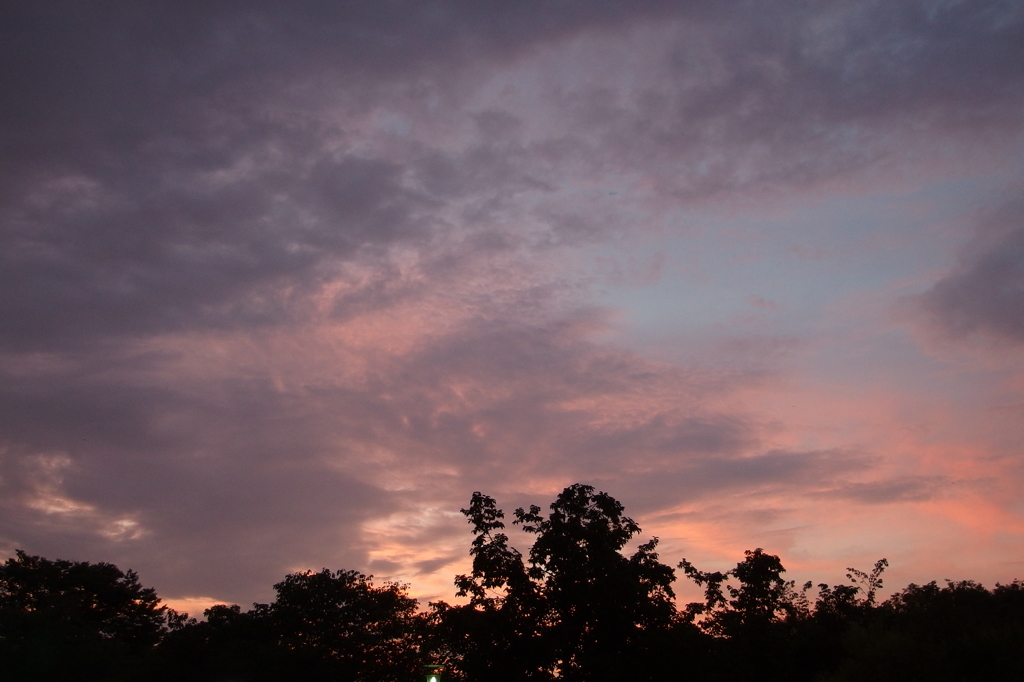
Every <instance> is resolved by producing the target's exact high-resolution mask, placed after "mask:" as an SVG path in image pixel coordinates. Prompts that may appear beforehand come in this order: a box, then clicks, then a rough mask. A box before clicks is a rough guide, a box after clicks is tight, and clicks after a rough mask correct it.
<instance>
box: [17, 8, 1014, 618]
mask: <svg viewBox="0 0 1024 682" xmlns="http://www.w3.org/2000/svg"><path fill="white" fill-rule="evenodd" d="M0 93H2V96H0V556H12V555H13V554H14V552H15V550H16V549H24V550H25V551H27V552H29V553H30V554H40V555H43V556H46V557H49V558H67V559H74V560H80V561H109V562H113V563H116V564H117V565H118V566H120V567H121V568H132V569H135V570H137V571H138V572H139V574H140V578H141V581H142V582H143V584H145V585H147V586H152V587H155V588H156V589H157V591H158V593H159V594H160V595H161V597H163V598H164V600H165V601H167V602H168V603H170V604H172V605H174V606H176V607H178V608H184V609H186V610H189V611H191V612H192V613H194V614H198V613H199V612H201V611H202V608H204V606H206V605H209V604H211V603H216V602H227V603H240V604H242V605H246V606H247V605H248V604H250V603H251V602H253V601H268V600H270V599H272V597H273V591H272V587H271V586H272V585H273V584H274V583H275V582H278V581H280V580H281V579H282V578H283V576H284V575H285V574H287V573H289V572H293V571H299V570H306V569H314V570H318V569H320V568H321V567H329V568H333V569H338V568H345V569H355V570H359V571H363V572H366V573H372V574H373V575H374V576H375V577H376V579H377V580H378V581H382V580H397V581H401V582H404V583H408V584H409V585H410V592H411V594H412V595H413V596H416V597H418V598H421V599H422V600H424V603H425V601H426V600H436V599H446V600H451V599H452V598H453V597H454V591H455V590H454V587H453V585H452V579H453V577H454V576H455V575H456V574H457V573H461V572H464V571H466V570H467V567H468V560H469V556H468V550H469V542H470V540H471V534H470V532H469V531H470V529H469V527H468V525H467V523H466V519H465V518H464V517H463V516H462V515H461V514H460V513H459V509H460V508H462V507H465V506H466V505H467V503H468V501H469V498H470V496H471V494H472V493H473V492H474V491H482V492H484V493H486V494H488V495H491V496H492V497H494V498H495V499H496V500H497V501H498V504H499V506H500V507H502V508H504V509H505V510H506V512H511V511H512V510H513V509H514V508H516V507H518V506H527V505H529V504H539V505H541V506H543V507H546V506H547V505H548V504H549V503H550V502H551V501H552V500H553V499H554V497H555V496H556V495H557V494H558V492H560V491H561V490H562V489H563V488H564V487H565V486H567V485H570V484H573V483H577V482H581V483H587V484H591V485H593V486H595V487H596V488H598V489H599V490H605V491H607V492H608V493H610V494H611V495H613V496H614V497H615V498H616V499H618V500H619V501H621V502H622V503H623V504H624V505H625V508H626V512H627V513H628V514H629V515H631V516H632V517H633V518H635V519H636V520H637V522H638V523H639V524H640V525H641V527H642V528H643V532H642V533H641V535H640V536H639V537H638V538H636V541H637V542H642V541H646V540H647V539H649V538H650V537H652V536H657V537H658V538H659V539H660V545H659V550H660V553H661V559H662V560H663V561H664V562H665V563H668V564H670V565H675V564H676V562H678V561H679V560H680V559H682V558H683V557H685V558H687V559H689V560H690V561H692V562H693V563H694V564H695V565H697V566H698V567H699V568H701V569H702V570H725V569H727V568H729V567H731V566H733V565H735V563H736V562H737V561H739V560H740V559H741V558H742V555H743V550H745V549H753V548H755V547H763V548H764V549H765V550H766V551H768V552H770V553H773V554H778V555H780V556H781V557H782V559H783V563H784V564H785V565H786V567H787V568H788V569H789V574H788V575H789V576H790V577H792V578H793V579H797V580H799V581H800V582H802V581H803V580H814V581H815V582H829V583H832V584H836V583H840V582H843V581H844V577H843V575H844V573H845V572H846V568H847V567H849V566H852V567H857V568H861V569H865V568H870V566H871V565H872V564H873V563H874V562H875V561H876V560H877V559H879V558H881V557H885V558H887V559H888V561H889V564H890V568H889V569H888V572H887V574H886V576H887V578H888V580H887V581H886V587H887V588H891V590H890V591H893V590H895V589H898V588H899V587H902V586H903V585H906V584H908V583H910V582H917V583H923V582H928V581H930V580H939V581H942V580H944V579H952V580H959V579H975V580H979V581H981V582H983V583H984V584H986V585H988V586H992V585H993V584H994V583H995V582H997V581H999V582H1004V583H1005V582H1009V581H1012V580H1013V579H1015V578H1024V4H1022V3H1020V2H1017V1H1007V2H1000V1H988V0H973V1H971V0H964V1H958V0H929V1H922V2H917V1H912V0H866V1H864V2H857V3H851V2H840V1H831V0H821V1H818V2H809V1H797V0H793V1H788V0H771V1H768V2H730V3H723V2H712V1H710V0H707V1H701V0H695V1H692V2H683V1H671V2H669V1H660V0H632V1H630V2H615V1H611V0H588V1H583V0H518V1H517V2H503V1H499V0H436V1H433V2H427V1H421V2H414V1H406V0H388V1H383V2H372V3H368V2H355V1H351V2H350V1H345V0H330V1H328V0H295V1H293V2H289V3H275V2H262V1H259V0H249V1H246V2H240V1H239V2H231V1H228V2H221V3H207V2H198V1H197V2H185V1H179V2H173V3H172V2H150V3H135V2H119V1H102V0H101V1H98V2H88V3H86V2H67V3H38V2H32V1H29V0H9V1H8V2H4V3H3V4H2V7H0ZM510 534H511V535H512V540H513V543H514V544H516V545H517V546H519V547H521V548H526V547H528V546H529V537H523V534H522V533H520V532H519V531H518V530H516V529H514V528H513V529H512V530H511V531H510ZM680 580H682V578H680ZM680 592H681V601H683V602H685V601H687V600H688V599H687V598H694V599H695V598H698V595H699V591H697V590H694V589H693V588H692V586H691V587H686V586H682V585H681V586H680Z"/></svg>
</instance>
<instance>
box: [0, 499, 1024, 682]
mask: <svg viewBox="0 0 1024 682" xmlns="http://www.w3.org/2000/svg"><path fill="white" fill-rule="evenodd" d="M462 512H463V514H464V515H465V516H466V517H467V519H468V520H469V522H470V524H471V525H472V527H473V535H474V539H473V541H472V544H471V547H470V554H471V555H472V558H473V565H472V571H471V573H469V574H468V575H460V576H457V577H456V579H455V584H456V587H457V589H458V595H459V596H460V597H464V598H465V599H464V603H460V604H457V605H451V604H447V603H445V602H437V603H431V604H430V605H429V606H428V608H427V609H425V610H421V609H419V608H418V604H417V602H416V601H415V600H414V599H412V598H410V597H409V596H408V594H407V592H406V587H405V586H404V585H401V584H398V583H384V584H383V585H375V584H374V583H373V581H372V580H371V578H370V577H367V576H365V575H362V574H360V573H357V572H355V571H329V570H327V569H324V570H323V571H320V572H312V571H307V572H305V573H295V574H291V575H288V576H286V577H285V579H284V580H283V581H281V582H280V583H278V584H277V585H275V586H274V589H275V591H276V599H275V600H274V601H273V602H272V603H270V604H254V605H253V608H251V609H249V610H246V611H243V610H242V609H241V608H240V607H239V606H237V605H231V606H229V605H218V606H214V607H212V608H210V609H207V610H206V612H205V614H204V616H205V617H204V619H203V620H197V619H195V618H190V617H189V616H188V615H187V614H179V613H176V612H174V611H173V610H171V609H169V608H167V607H166V606H163V605H161V604H160V600H159V598H158V597H157V595H156V593H155V591H154V590H153V589H150V588H146V587H143V586H142V585H141V584H140V583H139V579H138V576H137V575H136V574H135V573H134V572H132V571H127V572H122V571H121V570H119V569H118V568H117V567H116V566H113V565H111V564H107V563H97V564H90V563H87V562H71V561H62V560H57V561H50V560H47V559H43V558H40V557H35V556H30V555H27V554H25V553H24V552H20V551H19V552H18V553H17V556H16V557H14V558H12V559H8V560H7V561H6V563H5V564H3V565H2V566H0V670H3V671H4V673H5V677H6V679H21V678H22V676H23V677H24V678H26V679H35V680H111V681H114V680H140V681H141V680H151V681H153V682H159V681H162V680H172V679H173V680H196V681H209V682H214V681H226V680H239V681H241V680H251V681H262V680H293V679H295V680H299V679H301V680H363V681H368V682H376V681H381V682H383V681H388V682H392V681H393V682H404V681H406V680H409V681H412V680H423V679H424V672H423V671H424V666H425V665H427V664H434V665H441V666H443V667H442V671H443V672H442V679H443V680H444V681H445V682H449V681H450V682H457V681H462V680H464V681H467V682H476V681H479V682H485V681H486V682H503V681H505V680H508V681H511V680H544V681H550V682H554V681H556V680H557V681H558V682H561V681H563V680H565V681H567V682H574V681H593V682H602V681H604V680H616V681H623V680H626V681H634V680H635V681H647V680H650V681H653V680H707V681H726V680H751V679H757V680H765V681H769V680H808V681H810V680H834V681H840V680H867V679H872V680H901V682H904V681H907V680H992V679H1000V678H1001V679H1024V645H1022V642H1024V583H1021V582H1020V581H1014V582H1013V583H1011V584H1008V585H996V587H995V588H994V589H991V590H989V589H986V588H984V587H983V586H981V585H979V584H978V583H975V582H971V581H963V582H954V583H947V584H946V585H944V586H939V585H937V584H936V583H934V582H932V583H929V584H927V585H913V584H912V585H909V586H908V587H906V588H904V589H903V590H901V591H900V592H898V593H896V594H894V595H893V596H891V597H889V598H888V599H886V600H884V601H883V600H880V591H881V590H882V586H883V584H882V574H883V571H884V569H885V567H886V566H887V564H886V561H885V560H884V559H882V560H880V561H878V562H877V563H876V564H875V566H874V568H873V569H872V570H871V571H860V570H855V569H849V573H848V575H847V578H848V579H849V582H848V583H845V584H840V585H828V584H824V583H822V584H819V585H817V586H813V585H811V584H810V583H808V584H806V585H802V586H800V587H798V586H796V585H795V584H794V583H793V582H792V581H786V580H785V579H784V577H783V574H784V573H785V569H784V568H783V565H782V563H781V561H780V559H779V557H777V556H774V555H771V554H768V553H766V552H764V551H763V550H761V549H756V550H753V551H748V552H746V553H745V556H744V558H743V559H742V561H740V562H739V563H737V565H736V567H735V568H733V569H732V570H730V571H727V572H705V571H701V570H699V569H698V568H696V567H695V566H693V565H692V564H691V563H690V562H688V561H687V560H685V559H683V560H682V561H681V562H679V564H678V568H680V569H681V571H682V574H683V575H684V576H685V577H686V578H687V579H689V580H692V581H694V582H695V583H696V584H697V585H699V586H701V587H702V588H703V590H704V600H703V601H702V602H699V603H693V604H688V605H685V606H683V607H677V604H676V600H675V593H674V591H673V589H672V585H673V582H674V581H675V579H676V572H675V571H674V570H673V568H671V567H670V566H668V565H666V564H663V563H661V561H660V559H659V556H658V553H657V551H656V550H657V539H654V540H651V541H650V542H648V543H646V544H644V545H641V546H640V547H639V548H638V549H637V550H636V552H634V553H633V554H632V555H631V556H626V555H623V553H622V550H623V548H624V547H625V546H626V544H627V543H628V542H629V541H630V540H631V539H632V538H633V537H634V536H636V535H637V534H638V533H639V532H640V528H639V526H637V524H636V523H635V522H634V521H633V520H632V519H630V518H629V517H627V516H625V515H624V513H623V512H624V510H623V508H622V505H621V504H619V502H617V501H616V500H615V499H614V498H612V497H611V496H610V495H608V494H606V493H603V492H595V491H594V489H593V488H592V487H590V486H586V485H573V486H570V487H569V488H566V489H565V490H564V491H563V492H562V493H561V494H560V495H559V496H558V499H556V500H555V502H554V503H553V504H552V505H551V507H550V512H549V513H547V514H546V515H542V514H541V510H540V508H539V507H536V506H532V507H531V508H530V509H529V510H524V509H517V510H516V511H515V512H514V515H513V516H514V518H513V520H512V524H513V525H517V526H519V527H520V528H521V529H522V530H523V531H525V532H526V533H529V534H531V535H533V536H534V537H535V539H534V542H533V545H532V548H531V549H530V552H529V555H528V556H525V557H524V556H522V555H521V554H520V553H519V552H518V551H517V550H515V549H514V548H513V547H511V546H510V545H509V541H508V537H507V535H506V534H505V532H504V530H505V524H504V520H503V519H504V514H503V512H502V511H501V510H500V509H498V508H497V506H496V505H495V502H494V500H493V499H491V498H490V497H488V496H486V495H482V494H480V493H475V494H474V495H473V498H472V500H471V503H470V506H469V508H467V509H464V510H462Z"/></svg>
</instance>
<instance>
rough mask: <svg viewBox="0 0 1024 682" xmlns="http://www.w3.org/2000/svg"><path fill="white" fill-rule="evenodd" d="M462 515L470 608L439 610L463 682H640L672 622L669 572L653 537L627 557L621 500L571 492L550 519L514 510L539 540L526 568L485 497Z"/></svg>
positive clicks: (577, 489)
mask: <svg viewBox="0 0 1024 682" xmlns="http://www.w3.org/2000/svg"><path fill="white" fill-rule="evenodd" d="M462 511H463V514H465V515H466V517H467V519H468V520H469V522H470V523H471V524H472V525H473V533H474V535H475V536H476V537H475V539H474V541H473V545H472V547H471V549H470V553H471V555H472V556H473V572H472V573H471V574H470V575H463V576H458V577H457V578H456V585H457V586H458V587H459V594H460V595H462V596H469V597H470V603H469V604H467V605H465V606H461V607H453V606H448V605H447V604H438V605H435V618H436V619H437V621H438V623H439V627H440V628H441V629H440V631H441V632H443V633H444V635H445V637H446V642H445V645H446V646H447V647H448V649H449V653H450V654H451V655H452V656H453V657H454V658H455V661H454V663H455V667H456V669H457V670H458V671H461V672H462V673H463V674H464V675H465V677H466V678H467V679H492V680H503V679H510V680H511V679H552V678H555V677H557V678H558V679H559V680H570V681H571V680H584V679H586V680H603V679H623V678H628V679H644V673H643V672H642V670H641V668H643V665H641V664H642V663H643V662H644V660H645V655H647V654H648V653H650V648H651V646H652V645H653V643H654V642H655V641H661V640H660V639H659V634H664V633H666V632H668V631H669V630H670V629H671V628H672V627H673V626H674V625H675V623H676V621H675V613H676V612H675V606H674V604H673V599H674V594H673V592H672V587H671V583H672V581H673V580H674V579H675V575H674V572H673V571H672V569H671V568H670V567H668V566H665V565H664V564H661V563H660V562H659V561H658V554H657V552H656V551H655V549H656V547H657V538H655V539H652V540H651V541H650V542H648V543H646V544H644V545H641V546H640V547H639V548H638V549H637V551H636V552H635V553H634V554H633V555H632V556H631V557H626V556H623V554H622V549H623V548H624V547H625V545H626V544H627V543H628V542H629V541H630V539H632V538H633V537H634V536H635V535H636V534H637V533H639V532H640V527H639V526H638V525H637V524H636V522H634V521H633V520H632V519H631V518H629V517H627V516H625V515H624V513H623V511H624V510H623V507H622V505H621V504H620V503H619V502H618V501H616V500H615V499H614V498H613V497H611V496H610V495H608V494H607V493H604V492H595V491H594V488H593V487H592V486H589V485H582V484H576V485H572V486H569V487H568V488H566V489H565V490H563V491H562V493H561V494H559V495H558V498H557V499H556V500H555V501H554V503H552V505H551V512H550V514H548V515H547V516H546V517H545V516H542V515H541V510H540V507H537V506H535V505H534V506H531V507H530V509H529V511H526V510H524V509H522V508H520V509H517V510H516V511H515V521H514V523H515V524H516V525H520V526H521V527H522V529H523V530H524V531H526V532H527V533H530V534H532V535H534V536H535V537H536V540H535V541H534V544H533V547H532V549H531V550H530V554H529V565H528V566H527V565H526V564H525V563H524V561H523V557H522V555H521V554H520V553H519V552H518V551H517V550H515V549H514V548H512V547H510V546H509V543H508V537H507V535H505V533H503V532H501V531H502V530H503V529H504V522H503V521H502V520H501V519H502V518H504V514H503V513H502V511H501V510H500V509H498V508H497V506H496V505H495V503H494V500H493V499H492V498H490V497H488V496H486V495H483V494H481V493H474V495H473V498H472V501H471V503H470V506H469V508H468V509H464V510H462ZM481 635H483V636H481ZM648 660H649V657H648Z"/></svg>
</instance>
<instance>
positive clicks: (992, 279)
mask: <svg viewBox="0 0 1024 682" xmlns="http://www.w3.org/2000/svg"><path fill="white" fill-rule="evenodd" d="M1022 225H1024V201H1021V200H1020V199H1017V200H1015V201H1012V202H1010V203H1008V204H1006V205H1005V206H1003V208H1002V209H1000V210H999V211H997V212H996V213H995V215H994V216H993V217H992V218H991V219H990V220H989V222H988V223H987V224H986V225H985V227H984V229H983V231H982V234H981V235H980V236H979V237H978V238H976V239H975V240H974V242H973V243H972V244H970V245H969V247H968V249H967V253H965V255H964V256H963V258H962V261H961V263H960V264H959V265H958V266H957V267H956V268H955V269H954V270H953V271H952V272H950V273H949V274H948V275H946V276H945V277H943V278H942V279H941V280H939V281H938V282H936V283H935V284H934V285H933V286H932V287H931V288H930V289H929V290H928V291H926V292H925V293H924V294H922V295H921V296H920V297H919V298H917V299H916V303H917V305H918V307H919V309H920V310H921V311H922V312H923V313H924V315H925V319H926V320H927V321H928V322H929V323H930V325H931V326H932V328H934V329H938V330H940V331H941V333H942V334H943V335H945V336H947V337H952V338H963V337H965V336H967V335H970V334H972V333H976V332H980V333H983V334H987V335H990V336H995V337H997V338H1001V339H1004V340H1007V341H1010V342H1013V343H1021V342H1024V227H1022Z"/></svg>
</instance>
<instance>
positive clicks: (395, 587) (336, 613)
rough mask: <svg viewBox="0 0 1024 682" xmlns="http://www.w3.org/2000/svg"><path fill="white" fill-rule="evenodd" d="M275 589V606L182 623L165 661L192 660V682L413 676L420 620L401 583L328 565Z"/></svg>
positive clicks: (219, 610) (221, 611) (221, 609)
mask: <svg viewBox="0 0 1024 682" xmlns="http://www.w3.org/2000/svg"><path fill="white" fill-rule="evenodd" d="M274 589H275V590H276V592H277V599H276V600H275V601H273V602H272V603H270V604H254V605H253V609H252V610H250V611H247V612H244V613H243V612H242V611H241V609H240V608H239V607H238V606H237V605H236V606H226V605H218V606H214V607H212V608H210V609H207V610H206V612H205V615H206V622H197V621H190V622H186V623H182V624H181V625H180V627H178V628H176V630H175V631H174V632H172V633H171V635H170V636H168V638H167V641H166V642H165V643H164V646H163V647H162V648H163V649H164V652H165V654H166V656H167V658H168V659H173V660H178V661H181V660H187V661H192V662H193V664H192V666H191V668H190V671H189V675H190V677H191V678H192V679H221V678H222V677H224V676H230V677H233V678H236V679H244V680H280V679H289V678H303V679H366V680H375V681H379V682H399V681H404V680H409V679H415V677H416V673H417V672H418V671H419V668H420V658H419V653H418V650H417V643H418V638H419V636H420V635H421V629H422V628H421V618H420V617H419V615H418V614H417V608H416V600H415V599H412V598H411V597H409V596H408V594H407V593H406V587H405V586H404V585H401V584H399V583H392V582H389V583H384V584H383V585H382V586H380V587H377V586H374V584H373V582H372V576H366V575H363V574H361V573H358V572H356V571H341V570H340V571H330V570H328V569H326V568H325V569H323V570H322V571H319V572H313V571H305V572H303V573H292V574H290V575H288V576H286V577H285V579H284V580H282V581H281V582H279V583H277V584H276V585H274Z"/></svg>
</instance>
